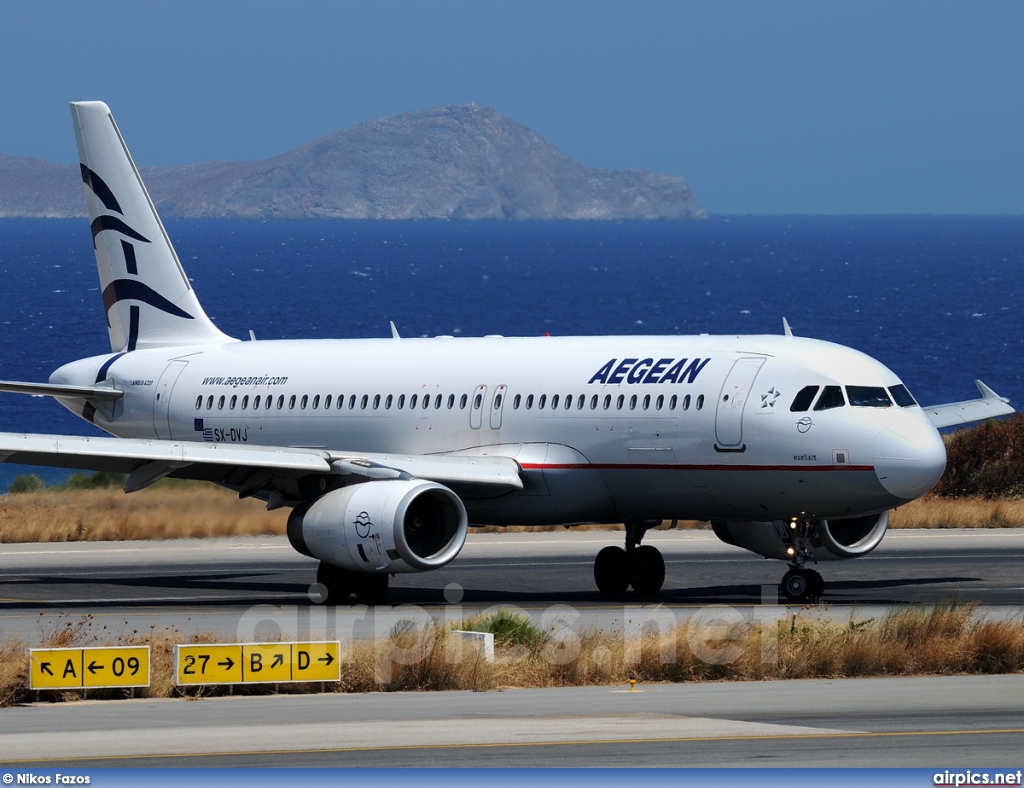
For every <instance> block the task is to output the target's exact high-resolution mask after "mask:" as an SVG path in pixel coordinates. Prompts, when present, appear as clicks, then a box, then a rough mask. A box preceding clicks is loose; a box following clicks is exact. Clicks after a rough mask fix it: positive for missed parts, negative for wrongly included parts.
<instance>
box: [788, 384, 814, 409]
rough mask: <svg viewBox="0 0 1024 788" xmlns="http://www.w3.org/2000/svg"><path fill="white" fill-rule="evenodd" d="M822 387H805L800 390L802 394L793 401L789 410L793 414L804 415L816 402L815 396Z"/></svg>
mask: <svg viewBox="0 0 1024 788" xmlns="http://www.w3.org/2000/svg"><path fill="white" fill-rule="evenodd" d="M820 388H821V386H804V387H803V388H802V389H800V392H799V393H798V394H797V395H796V397H795V398H794V399H793V404H792V405H790V407H789V409H790V411H791V412H793V413H803V412H804V411H805V410H807V409H808V408H809V407H811V403H812V402H814V395H815V394H817V393H818V389H820Z"/></svg>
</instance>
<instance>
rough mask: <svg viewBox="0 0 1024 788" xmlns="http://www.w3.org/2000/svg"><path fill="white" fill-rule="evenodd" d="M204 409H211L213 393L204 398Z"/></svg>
mask: <svg viewBox="0 0 1024 788" xmlns="http://www.w3.org/2000/svg"><path fill="white" fill-rule="evenodd" d="M206 409H207V410H213V395H212V394H211V395H210V396H209V397H207V398H206Z"/></svg>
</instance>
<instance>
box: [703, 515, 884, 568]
mask: <svg viewBox="0 0 1024 788" xmlns="http://www.w3.org/2000/svg"><path fill="white" fill-rule="evenodd" d="M888 527H889V512H882V513H880V514H869V515H865V516H863V517H845V518H842V519H832V520H816V521H815V522H814V523H813V525H812V527H811V528H810V531H809V532H808V538H809V541H810V544H811V547H812V548H813V551H814V559H815V560H817V561H834V560H838V559H843V558H860V557H861V556H862V555H867V554H868V553H870V552H871V551H872V550H874V549H875V548H876V547H878V544H879V542H881V541H882V537H883V536H885V531H886V529H887V528H888ZM711 528H712V530H713V531H714V532H715V536H717V537H718V538H719V539H721V540H722V541H723V542H725V543H726V544H731V545H735V546H736V547H742V548H743V549H744V550H750V551H751V552H753V553H757V554H758V555H763V556H764V557H765V558H778V559H780V560H782V561H789V560H791V559H792V555H791V554H790V553H789V552H788V549H789V547H790V546H791V544H792V541H791V539H790V534H789V531H790V528H789V523H788V522H786V521H784V520H772V521H766V520H763V521H759V522H749V521H744V520H715V521H713V522H712V523H711Z"/></svg>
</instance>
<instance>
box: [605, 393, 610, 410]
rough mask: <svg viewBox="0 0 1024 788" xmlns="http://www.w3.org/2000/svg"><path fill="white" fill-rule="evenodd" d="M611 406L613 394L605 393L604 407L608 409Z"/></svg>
mask: <svg viewBox="0 0 1024 788" xmlns="http://www.w3.org/2000/svg"><path fill="white" fill-rule="evenodd" d="M611 406H612V395H611V394H605V395H604V409H605V410H608V408H610V407H611Z"/></svg>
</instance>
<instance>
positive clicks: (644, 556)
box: [631, 544, 665, 596]
mask: <svg viewBox="0 0 1024 788" xmlns="http://www.w3.org/2000/svg"><path fill="white" fill-rule="evenodd" d="M633 562H634V564H635V574H634V576H633V582H632V583H631V585H632V586H633V590H634V591H636V592H637V593H638V594H643V595H645V596H647V595H650V594H657V593H658V592H659V591H661V587H662V585H664V583H665V559H664V558H662V557H661V551H660V550H658V548H657V547H651V545H647V544H645V545H641V546H640V547H638V548H636V550H635V551H633Z"/></svg>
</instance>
